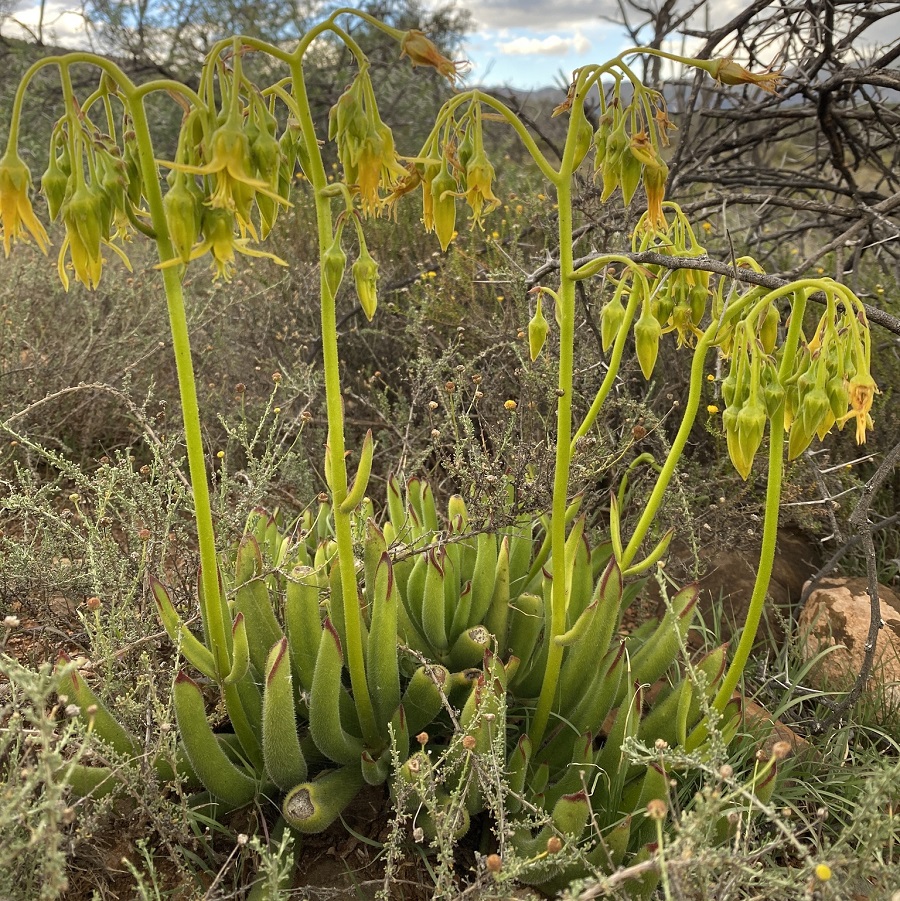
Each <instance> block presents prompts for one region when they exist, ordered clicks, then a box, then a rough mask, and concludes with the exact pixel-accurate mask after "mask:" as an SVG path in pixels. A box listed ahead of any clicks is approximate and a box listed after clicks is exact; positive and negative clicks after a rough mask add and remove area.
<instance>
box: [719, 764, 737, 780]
mask: <svg viewBox="0 0 900 901" xmlns="http://www.w3.org/2000/svg"><path fill="white" fill-rule="evenodd" d="M719 775H720V776H721V777H722V778H723V779H730V778H731V777H732V776H733V775H734V767H732V766H729V765H728V764H727V763H726V764H725V765H724V766H722V767H720V768H719Z"/></svg>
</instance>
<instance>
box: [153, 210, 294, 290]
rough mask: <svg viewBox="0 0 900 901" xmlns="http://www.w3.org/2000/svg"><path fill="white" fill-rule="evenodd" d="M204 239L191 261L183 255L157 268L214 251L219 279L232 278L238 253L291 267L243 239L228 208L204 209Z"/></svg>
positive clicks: (214, 263) (197, 246)
mask: <svg viewBox="0 0 900 901" xmlns="http://www.w3.org/2000/svg"><path fill="white" fill-rule="evenodd" d="M202 231H203V240H201V241H200V242H199V243H198V244H197V245H196V246H195V247H194V248H193V250H191V253H190V255H189V256H188V259H187V261H183V260H182V258H181V257H180V256H177V257H174V258H173V259H171V260H167V261H166V262H165V263H160V265H159V266H157V267H156V268H157V269H171V268H172V267H173V266H180V265H183V264H184V262H191V261H193V260H199V259H200V257H202V256H204V255H206V254H207V253H212V256H213V268H214V269H215V271H216V275H215V279H216V280H218V279H220V278H221V279H224V280H225V281H226V282H230V281H231V277H232V275H233V274H234V266H235V256H234V255H235V252H237V253H242V254H244V255H245V256H248V257H263V258H265V259H268V260H272V261H273V262H275V263H277V264H278V265H279V266H287V263H286V262H285V261H284V260H282V259H281V258H280V257H277V256H275V254H274V253H266V252H265V251H263V250H256V248H254V247H251V246H250V242H249V239H247V238H239V237H237V236H236V235H235V233H234V218H233V216H232V215H231V213H229V212H228V211H227V210H223V209H217V208H210V209H206V210H204V211H203V219H202Z"/></svg>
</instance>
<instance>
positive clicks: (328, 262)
mask: <svg viewBox="0 0 900 901" xmlns="http://www.w3.org/2000/svg"><path fill="white" fill-rule="evenodd" d="M342 232H343V227H342V226H338V229H337V232H336V233H335V236H334V241H333V243H332V245H331V247H329V248H328V250H326V251H325V254H324V256H323V257H322V274H323V275H324V277H325V287H326V288H327V289H328V292H329V293H330V294H331V296H332V298H335V297H337V293H338V288H340V286H341V282H342V281H343V279H344V270H345V269H346V268H347V254H346V253H344V248H343V247H341V234H342Z"/></svg>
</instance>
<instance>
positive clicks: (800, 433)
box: [788, 386, 831, 460]
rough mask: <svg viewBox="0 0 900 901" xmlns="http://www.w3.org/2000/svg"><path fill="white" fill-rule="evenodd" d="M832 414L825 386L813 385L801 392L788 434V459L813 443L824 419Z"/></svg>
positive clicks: (797, 455)
mask: <svg viewBox="0 0 900 901" xmlns="http://www.w3.org/2000/svg"><path fill="white" fill-rule="evenodd" d="M830 415H831V405H830V404H829V402H828V394H827V393H826V392H825V389H824V388H819V387H815V386H814V387H813V388H812V390H811V391H808V392H806V393H805V394H801V397H800V408H799V409H798V410H797V413H796V416H795V417H794V420H793V422H792V423H791V431H790V434H789V436H788V459H789V460H794V459H796V458H797V457H799V456H800V454H802V453H803V451H805V450H806V449H807V448H808V447H809V445H810V444H811V443H812V440H813V438H814V437H815V435H816V432H818V430H819V428H820V427H821V424H822V421H823V420H824V419H826V417H828V416H830Z"/></svg>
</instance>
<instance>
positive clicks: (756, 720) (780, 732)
mask: <svg viewBox="0 0 900 901" xmlns="http://www.w3.org/2000/svg"><path fill="white" fill-rule="evenodd" d="M735 697H740V694H739V693H738V692H735ZM741 707H742V710H743V717H744V726H745V728H746V729H748V730H749V731H751V732H752V733H753V734H758V735H759V736H760V738H762V742H763V744H762V751H763V753H764V754H765V756H766V757H767V758H768V757H771V756H772V748H774V747H775V745H776V744H777V743H778V742H787V744H788V745H790V752H789V753H790V754H791V755H799V756H805V755H806V754H808V753H809V752H810V748H811V745H810V743H809V742H808V741H807V740H806V739H805V738H803V736H801V735H798V734H797V733H796V732H794V730H793V729H792V728H791V727H790V726H788V725H786V724H785V723H783V722H781V720H778V719H775V718H774V717H773V716H772V714H771V713H769V711H768V710H766V708H765V707H763V706H762V705H760V704H757V703H756V701H751V700H750V699H749V698H744V699H743V702H742V705H741Z"/></svg>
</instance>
